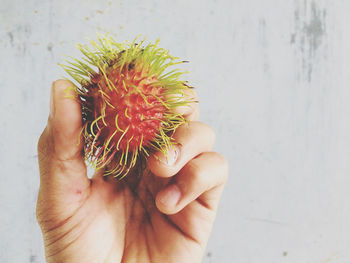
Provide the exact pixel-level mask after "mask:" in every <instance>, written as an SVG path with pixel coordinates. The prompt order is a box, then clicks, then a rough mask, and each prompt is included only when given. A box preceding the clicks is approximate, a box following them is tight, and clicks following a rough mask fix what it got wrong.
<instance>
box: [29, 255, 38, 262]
mask: <svg viewBox="0 0 350 263" xmlns="http://www.w3.org/2000/svg"><path fill="white" fill-rule="evenodd" d="M29 262H30V263H35V262H37V261H36V256H35V255H31V256H30V257H29Z"/></svg>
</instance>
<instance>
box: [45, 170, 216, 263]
mask: <svg viewBox="0 0 350 263" xmlns="http://www.w3.org/2000/svg"><path fill="white" fill-rule="evenodd" d="M128 177H129V178H127V179H126V180H122V181H118V180H115V179H111V180H110V179H109V180H108V182H107V181H105V180H104V179H102V177H101V176H95V177H94V178H93V179H92V180H91V186H90V187H89V188H87V189H86V192H82V193H79V192H78V193H77V192H75V193H74V194H72V195H67V194H65V195H64V196H63V197H64V198H62V199H61V200H57V201H55V202H54V203H53V204H50V203H46V205H47V206H46V208H44V209H45V211H46V212H47V214H52V211H50V208H53V209H55V210H56V209H57V210H58V211H62V215H61V216H59V217H57V214H56V213H54V214H56V218H55V225H53V226H51V227H50V228H52V229H55V231H59V232H62V230H63V231H64V232H63V233H61V234H60V235H62V236H64V237H66V241H67V242H66V243H67V244H60V247H64V250H66V251H67V254H73V255H80V256H79V258H80V259H81V257H82V255H84V257H86V260H84V262H90V261H89V259H90V260H91V259H92V261H91V262H120V261H121V262H134V260H135V255H138V256H139V257H140V259H141V258H142V260H143V261H142V262H146V261H144V260H145V258H147V259H148V262H196V260H197V261H198V259H199V258H200V255H201V254H202V253H203V249H204V248H205V244H206V240H207V237H208V236H207V235H209V230H210V228H211V225H212V222H213V221H214V214H215V212H214V211H212V210H211V209H209V208H207V207H206V206H205V204H203V203H200V202H197V201H194V202H192V203H191V204H189V205H188V206H186V207H185V208H184V209H183V210H181V211H180V212H179V213H177V214H174V215H165V214H163V213H161V212H160V211H159V210H158V209H157V207H156V205H155V194H156V193H157V192H158V190H159V189H161V188H162V187H163V186H164V185H165V184H166V183H167V180H168V179H164V178H158V177H155V176H154V175H152V174H150V173H149V174H147V175H144V176H143V177H142V178H137V176H135V175H129V176H128ZM77 195H78V196H81V198H77ZM67 203H70V206H69V209H64V207H67V205H66V204H67ZM67 219H68V220H67ZM70 220H71V221H74V222H69V221H70ZM197 220H198V221H200V225H201V228H207V229H208V231H206V229H202V233H206V234H205V236H200V235H199V234H198V231H196V228H195V222H196V221H197ZM62 222H64V223H62ZM67 226H71V227H67ZM62 227H63V228H64V229H60V228H62ZM73 232H74V233H73ZM70 235H72V237H71V238H67V237H69V236H70ZM73 235H74V236H73ZM72 240H73V242H72ZM61 241H64V239H62V240H61ZM86 244H88V246H86ZM72 250H74V253H71V252H72ZM57 253H60V254H65V251H54V252H53V253H52V256H57ZM97 255H98V258H96V256H97ZM72 262H74V260H72ZM136 262H139V261H138V260H136Z"/></svg>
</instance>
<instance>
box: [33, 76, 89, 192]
mask: <svg viewBox="0 0 350 263" xmlns="http://www.w3.org/2000/svg"><path fill="white" fill-rule="evenodd" d="M81 129H82V117H81V108H80V104H79V102H78V100H77V94H76V92H75V86H74V84H73V83H72V82H70V81H68V80H56V81H55V82H54V83H53V84H52V88H51V99H50V115H49V119H48V123H47V126H46V128H45V130H44V132H43V133H42V135H41V136H40V139H39V142H38V159H39V168H40V180H41V183H42V184H45V185H46V186H53V187H54V188H55V189H57V188H59V189H58V190H60V192H62V191H61V189H67V190H69V189H71V188H72V187H71V186H76V187H78V188H81V187H84V188H85V187H86V186H87V185H88V183H89V179H88V177H87V174H86V166H85V163H84V159H83V156H82V149H83V142H82V139H81V134H80V133H81ZM67 186H69V187H67ZM50 188H51V187H50ZM60 188H61V189H60Z"/></svg>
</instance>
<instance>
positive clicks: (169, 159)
mask: <svg viewBox="0 0 350 263" xmlns="http://www.w3.org/2000/svg"><path fill="white" fill-rule="evenodd" d="M173 138H174V139H175V143H174V147H172V148H170V149H168V152H167V155H166V156H165V155H164V154H163V153H161V152H157V153H155V154H154V155H152V156H150V158H149V159H148V161H147V164H148V168H149V169H150V170H151V171H152V173H153V174H155V175H156V176H160V177H170V176H173V175H175V174H176V173H177V172H178V171H180V170H181V169H182V167H183V166H184V165H185V164H186V163H187V162H188V161H190V160H191V159H193V158H194V157H195V156H197V155H198V154H200V153H202V152H208V151H210V150H211V149H212V147H213V145H214V141H215V133H214V131H213V130H212V128H210V127H209V126H208V125H206V124H204V123H202V122H189V123H186V124H184V125H182V126H180V127H179V128H178V129H177V130H176V132H175V133H174V135H173Z"/></svg>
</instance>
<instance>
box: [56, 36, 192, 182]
mask: <svg viewBox="0 0 350 263" xmlns="http://www.w3.org/2000/svg"><path fill="white" fill-rule="evenodd" d="M136 41H137V38H136V39H135V40H134V41H133V42H131V43H130V42H123V43H117V42H116V41H115V40H114V39H113V38H112V37H110V36H108V35H107V36H101V35H99V36H98V42H96V41H90V43H91V46H92V49H91V48H89V47H88V46H87V45H82V44H78V45H77V47H78V49H79V50H80V51H81V52H82V54H83V55H84V56H83V57H82V58H81V59H79V60H78V59H74V58H71V59H70V61H67V65H62V64H60V65H61V66H62V67H63V68H64V69H65V71H66V72H67V73H68V74H69V75H70V76H71V77H72V78H73V79H74V80H75V82H76V84H77V85H76V87H74V88H73V89H74V91H76V92H77V95H78V96H77V97H78V99H79V101H80V104H81V110H82V121H83V128H82V135H83V136H82V137H83V139H84V148H83V151H84V156H85V159H86V161H88V162H89V163H90V164H92V165H93V166H94V167H95V168H96V169H100V168H104V169H105V173H104V174H105V175H113V176H115V177H124V176H125V175H127V174H128V173H129V171H130V169H132V168H133V167H135V166H136V167H137V166H140V165H141V163H142V162H143V161H144V160H146V159H147V157H148V156H149V155H150V153H152V152H154V151H161V152H163V153H164V155H166V153H167V149H169V148H170V147H173V144H174V142H173V140H172V138H171V134H172V133H173V132H174V131H175V130H176V128H177V127H178V126H179V125H181V124H183V123H185V119H184V117H183V116H182V115H180V114H178V113H176V112H175V111H174V109H175V108H176V107H178V106H184V105H185V106H186V105H189V103H190V101H189V99H188V94H189V92H188V90H190V89H191V88H192V87H190V86H189V85H188V84H187V81H182V80H180V79H179V77H180V76H182V75H183V74H184V73H185V72H183V71H181V70H179V69H173V70H171V68H169V67H171V66H174V65H177V64H180V63H184V62H186V61H181V60H179V59H178V58H177V57H173V56H171V55H170V54H169V52H168V51H167V50H165V49H162V48H160V47H158V43H159V40H158V41H157V42H156V43H154V44H148V45H143V44H144V40H143V41H141V42H140V43H136Z"/></svg>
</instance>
